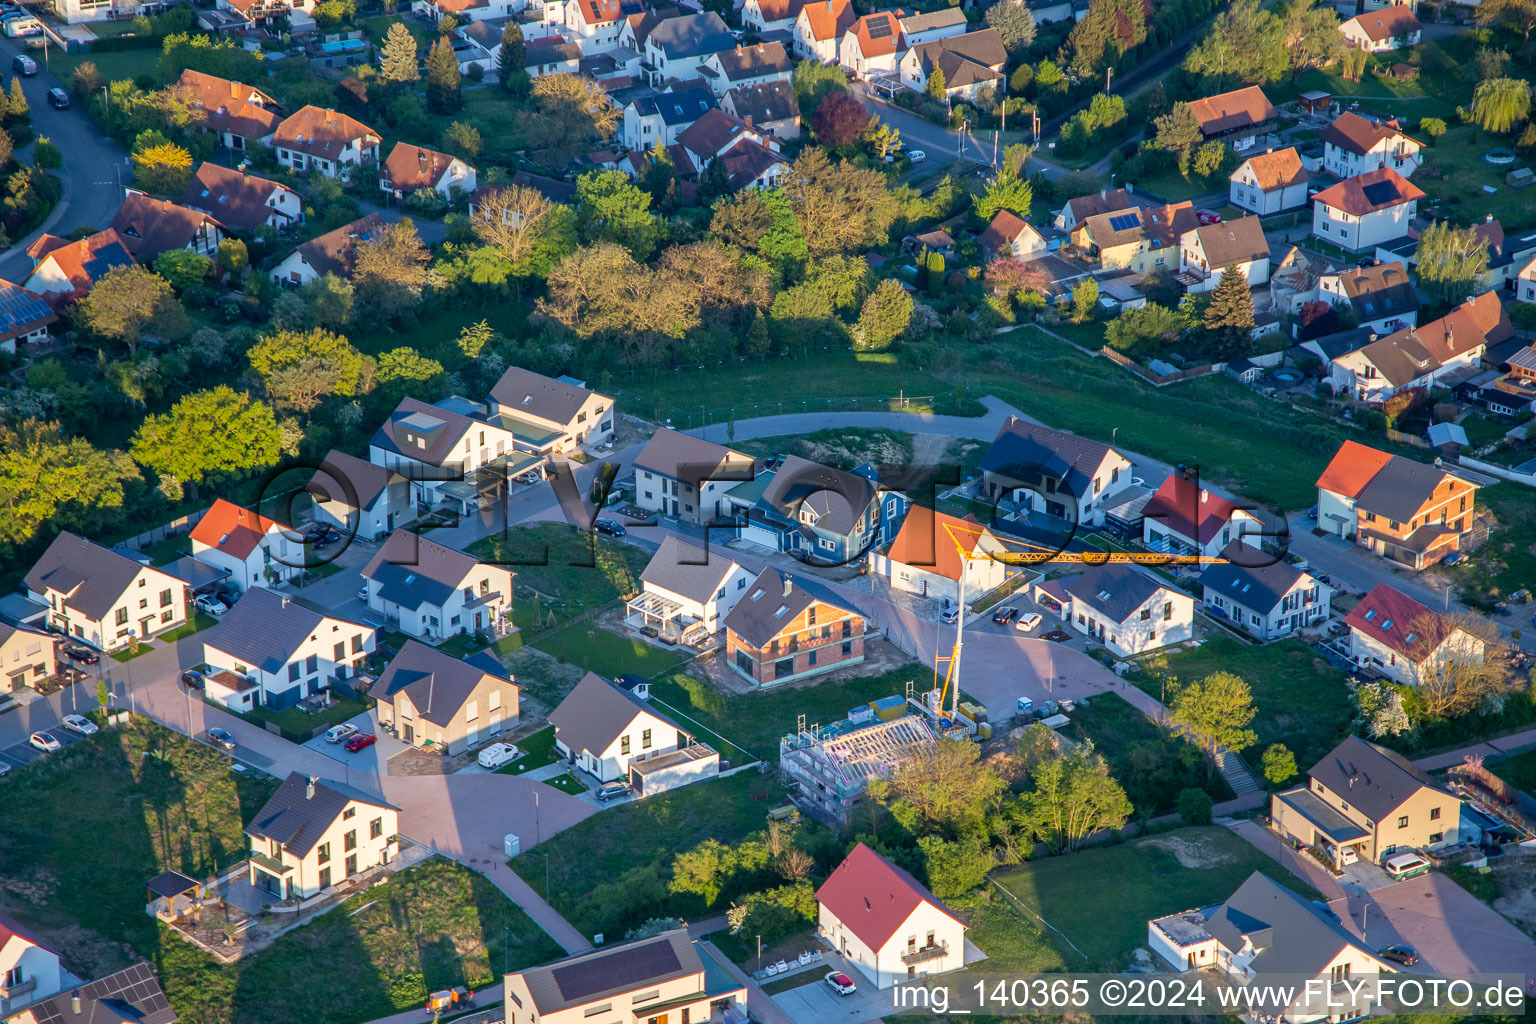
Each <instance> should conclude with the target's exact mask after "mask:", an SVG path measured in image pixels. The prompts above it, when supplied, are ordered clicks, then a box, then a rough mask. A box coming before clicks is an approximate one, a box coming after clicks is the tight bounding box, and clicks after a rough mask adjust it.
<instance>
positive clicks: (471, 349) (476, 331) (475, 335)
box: [458, 320, 502, 359]
mask: <svg viewBox="0 0 1536 1024" xmlns="http://www.w3.org/2000/svg"><path fill="white" fill-rule="evenodd" d="M499 340H502V339H501V335H500V334H499V333H497V331H496V330H495V328H493V327H492V326H491V325H490V323H489V322H487V321H485V320H481V321H479V322H478V323H473V324H467V325H466V326H465V327H464V328H463V329H462V330H460V331H459V339H458V346H459V351H460V352H463V353H464V354H465V355H466V356H468V357H469V358H471V359H478V358H480V353H481V352H483V351H485V347H486V346H487V345H490V344H491V343H492V342H495V341H499Z"/></svg>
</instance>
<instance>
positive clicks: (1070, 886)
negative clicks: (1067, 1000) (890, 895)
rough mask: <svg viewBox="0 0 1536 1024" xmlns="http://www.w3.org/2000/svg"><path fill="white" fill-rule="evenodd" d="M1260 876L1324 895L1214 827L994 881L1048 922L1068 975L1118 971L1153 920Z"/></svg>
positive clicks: (1028, 867) (1006, 873) (1054, 861)
mask: <svg viewBox="0 0 1536 1024" xmlns="http://www.w3.org/2000/svg"><path fill="white" fill-rule="evenodd" d="M1255 871H1259V872H1262V873H1263V874H1265V875H1268V876H1269V877H1270V878H1273V879H1274V880H1275V881H1277V882H1280V883H1281V884H1282V885H1285V886H1287V887H1289V888H1291V889H1294V890H1295V891H1297V892H1299V893H1302V894H1303V895H1305V896H1307V897H1308V898H1313V897H1315V896H1316V895H1317V894H1316V893H1315V892H1313V891H1312V890H1311V889H1309V888H1308V887H1307V886H1306V885H1305V884H1304V883H1302V882H1301V881H1300V880H1299V879H1297V878H1296V877H1295V876H1294V875H1292V874H1290V872H1288V871H1286V870H1285V869H1284V868H1283V867H1281V866H1280V865H1279V864H1278V863H1277V862H1276V861H1273V860H1271V859H1270V858H1268V857H1266V856H1264V854H1262V853H1260V852H1259V851H1258V850H1257V849H1255V848H1254V847H1253V846H1251V845H1249V844H1248V843H1247V842H1245V841H1244V840H1243V839H1241V838H1239V837H1238V836H1236V835H1234V834H1233V833H1232V832H1230V831H1228V830H1227V829H1225V828H1222V827H1220V826H1214V825H1212V826H1206V827H1204V828H1183V829H1176V830H1174V831H1172V832H1164V833H1161V834H1159V835H1155V836H1150V837H1148V838H1145V839H1136V840H1132V841H1131V842H1128V843H1123V844H1120V845H1118V846H1109V847H1101V848H1097V849H1089V850H1082V851H1079V852H1077V853H1073V854H1067V855H1065V856H1061V857H1047V858H1043V859H1041V860H1033V861H1027V862H1025V863H1024V864H1021V865H1019V866H1018V867H1013V868H1007V869H1005V870H1003V871H998V872H994V873H993V875H992V878H993V880H995V881H996V882H997V883H998V884H1000V885H1001V886H1002V887H1003V888H1005V889H1006V890H1007V891H1008V892H1009V893H1010V894H1012V896H1013V898H1015V899H1017V900H1018V901H1019V902H1020V903H1022V904H1023V905H1024V906H1025V907H1027V908H1028V909H1029V910H1030V911H1032V912H1033V913H1035V914H1038V915H1039V916H1040V917H1041V918H1044V919H1045V921H1046V922H1048V923H1049V927H1047V928H1044V929H1042V931H1043V934H1044V935H1045V937H1046V939H1047V940H1048V941H1049V942H1050V944H1051V946H1052V947H1053V948H1054V949H1055V950H1056V952H1057V953H1058V955H1059V956H1060V958H1061V959H1062V961H1064V962H1065V963H1066V965H1067V967H1068V968H1069V969H1077V970H1081V969H1084V968H1087V969H1089V970H1115V969H1118V968H1120V967H1122V966H1124V965H1125V964H1126V963H1127V958H1128V956H1129V954H1130V951H1131V950H1132V949H1134V948H1135V947H1137V946H1143V945H1145V944H1146V941H1147V922H1148V921H1149V920H1151V919H1153V918H1155V917H1161V916H1163V915H1164V914H1173V913H1177V912H1179V911H1181V910H1189V909H1191V908H1194V907H1200V906H1205V905H1208V904H1211V903H1215V902H1217V901H1219V900H1223V899H1226V898H1227V897H1228V896H1230V895H1232V892H1233V890H1235V889H1236V888H1237V887H1238V886H1239V885H1241V884H1242V883H1243V880H1244V879H1246V878H1247V877H1248V876H1249V875H1251V874H1252V873H1253V872H1255ZM972 938H973V939H976V941H977V942H978V944H980V940H979V939H977V938H976V936H972ZM982 948H984V949H985V948H986V947H985V946H983V947H982ZM1032 955H1039V954H1038V953H1035V954H1032Z"/></svg>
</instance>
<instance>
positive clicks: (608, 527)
mask: <svg viewBox="0 0 1536 1024" xmlns="http://www.w3.org/2000/svg"><path fill="white" fill-rule="evenodd" d="M592 527H593V529H595V530H597V532H598V533H606V534H607V535H608V536H610V537H622V536H624V535H625V534H626V533H628V532H629V531H628V530H626V529H624V527H623V526H621V525H619V524H618V523H616V522H614V521H613V520H612V519H599V520H597V521H596V522H594V523H593V524H592Z"/></svg>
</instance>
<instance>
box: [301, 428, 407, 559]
mask: <svg viewBox="0 0 1536 1024" xmlns="http://www.w3.org/2000/svg"><path fill="white" fill-rule="evenodd" d="M304 489H305V490H306V491H308V492H309V496H310V499H311V501H312V502H313V503H314V511H315V519H316V521H318V522H321V523H329V524H330V525H332V526H334V527H336V528H337V529H339V530H341V531H342V533H344V534H353V535H355V536H358V537H362V538H363V539H364V540H375V539H377V538H379V537H382V536H383V535H384V534H386V533H392V532H393V531H394V529H395V527H397V526H404V525H405V524H406V523H408V522H410V521H411V520H412V519H414V518H415V509H414V506H413V505H412V504H411V482H410V481H409V480H407V479H406V478H405V477H404V476H402V475H401V474H399V473H397V472H395V471H394V470H392V469H386V468H384V467H383V466H378V465H375V464H373V463H372V462H369V461H367V460H366V459H360V458H358V457H357V456H355V455H348V454H347V453H346V452H343V451H338V450H337V449H335V448H332V449H331V450H330V451H329V452H327V453H326V456H325V458H324V460H322V461H321V463H320V468H319V469H317V470H315V475H314V476H312V477H310V479H309V483H307V484H305V486H304Z"/></svg>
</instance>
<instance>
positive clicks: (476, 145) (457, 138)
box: [443, 121, 482, 159]
mask: <svg viewBox="0 0 1536 1024" xmlns="http://www.w3.org/2000/svg"><path fill="white" fill-rule="evenodd" d="M481 145H482V142H481V139H480V129H478V128H476V127H475V126H474V125H472V124H466V123H465V122H463V121H455V122H453V123H452V124H450V125H449V126H448V127H447V128H444V129H443V147H444V148H445V149H447V150H448V151H449V152H451V153H453V154H454V155H455V156H461V157H464V158H466V159H473V158H474V157H477V156H479V155H480V147H481Z"/></svg>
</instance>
